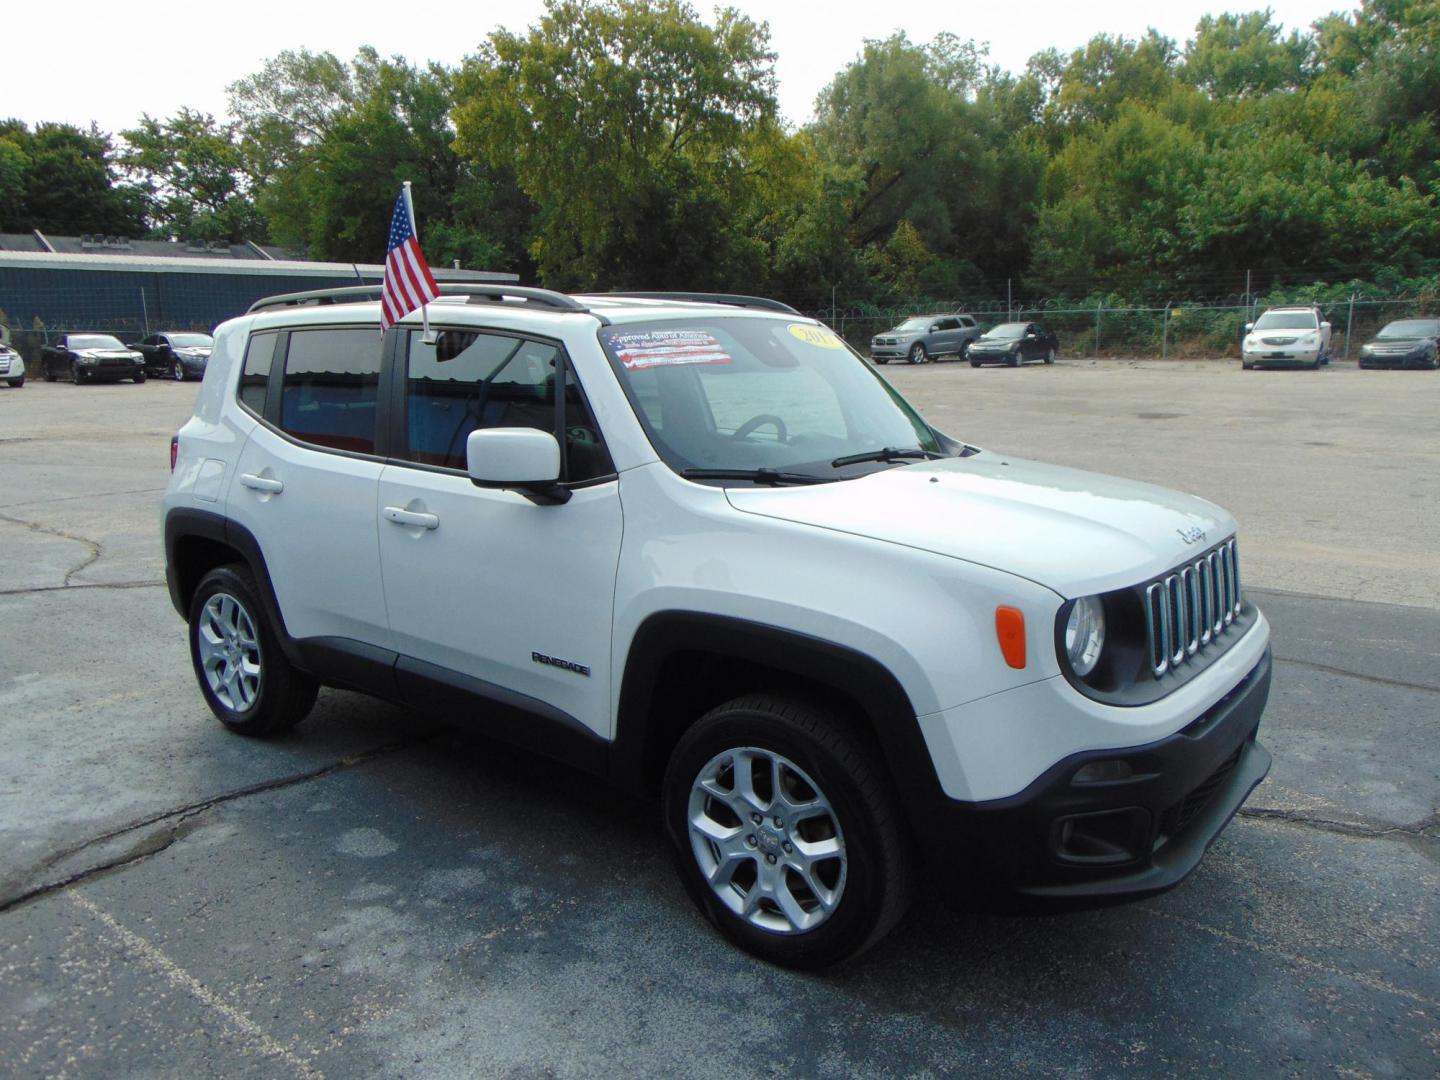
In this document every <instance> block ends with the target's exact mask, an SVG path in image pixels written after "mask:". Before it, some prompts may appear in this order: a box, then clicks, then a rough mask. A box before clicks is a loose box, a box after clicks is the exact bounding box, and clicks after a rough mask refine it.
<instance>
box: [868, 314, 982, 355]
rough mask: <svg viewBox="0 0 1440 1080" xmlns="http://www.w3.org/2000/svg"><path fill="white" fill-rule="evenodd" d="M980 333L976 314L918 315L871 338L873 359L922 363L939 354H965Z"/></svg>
mask: <svg viewBox="0 0 1440 1080" xmlns="http://www.w3.org/2000/svg"><path fill="white" fill-rule="evenodd" d="M979 336H980V325H979V323H977V322H976V321H975V316H973V315H962V314H959V313H956V314H953V315H915V316H912V317H911V318H908V319H906V320H905V321H904V322H903V323H901V324H900V325H899V326H896V327H893V328H892V329H890V330H886V331H884V332H883V333H880V334H876V335H875V336H874V337H873V338H871V339H870V359H871V360H873V361H875V363H877V364H888V363H889V362H890V361H891V360H900V359H904V360H908V361H909V362H910V363H912V364H923V363H925V361H926V360H933V359H935V358H936V357H940V356H954V357H962V358H963V357H964V356H965V354H966V352H967V351H969V349H970V343H971V342H972V341H974V340H975V339H976V338H978V337H979Z"/></svg>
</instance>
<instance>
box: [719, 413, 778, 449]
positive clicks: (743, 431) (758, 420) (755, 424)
mask: <svg viewBox="0 0 1440 1080" xmlns="http://www.w3.org/2000/svg"><path fill="white" fill-rule="evenodd" d="M766 424H770V425H771V426H772V427H774V428H775V434H777V435H778V436H779V437H780V441H781V442H782V443H783V442H789V441H790V432H789V431H788V430H787V429H786V427H785V421H784V420H781V419H780V417H778V416H776V415H775V414H774V413H761V414H760V415H759V416H752V417H751V418H750V419H749V420H746V421H745V422H744V423H743V424H741V425H740V426H739V427H738V428H736V429H735V434H733V435H731V436H730V438H732V439H734V440H735V441H737V442H738V441H739V440H741V439H743V438H745V437H746V436H747V435H749V434H750V433H751V432H753V431H754V430H755V429H756V428H760V427H764V426H765V425H766Z"/></svg>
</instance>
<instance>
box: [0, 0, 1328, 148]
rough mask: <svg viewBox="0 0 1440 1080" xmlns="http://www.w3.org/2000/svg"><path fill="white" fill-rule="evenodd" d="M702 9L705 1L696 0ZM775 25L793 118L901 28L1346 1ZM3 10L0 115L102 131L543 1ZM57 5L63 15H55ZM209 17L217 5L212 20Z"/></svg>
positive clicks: (1309, 12) (899, 6) (1124, 27)
mask: <svg viewBox="0 0 1440 1080" xmlns="http://www.w3.org/2000/svg"><path fill="white" fill-rule="evenodd" d="M694 6H695V7H696V8H697V9H698V10H699V11H700V12H701V15H702V17H704V18H705V19H707V21H708V20H709V19H710V17H711V14H712V12H713V10H714V6H713V5H712V4H710V3H703V2H702V3H696V4H695V5H694ZM730 6H733V7H736V8H739V9H740V10H741V11H744V12H745V13H746V14H748V15H750V16H751V17H752V18H753V19H755V20H757V21H760V20H764V21H766V22H768V23H769V24H770V33H771V47H772V49H773V50H774V51H775V52H776V53H777V54H778V58H777V60H776V64H775V70H776V74H777V76H778V78H779V83H780V90H779V101H780V111H781V113H782V114H783V115H784V116H785V118H786V119H787V120H789V121H790V122H791V123H792V124H796V125H799V124H803V123H805V122H806V121H807V120H808V119H809V118H810V116H811V113H812V111H813V107H814V102H815V96H816V95H817V94H818V93H819V92H820V90H821V89H822V88H823V87H824V86H825V85H826V84H827V83H828V82H829V81H830V80H831V79H832V78H833V77H834V75H835V73H836V72H838V71H839V70H840V69H841V68H842V67H844V66H845V65H846V64H847V63H849V62H850V61H851V60H853V59H855V57H856V56H857V55H858V54H859V53H860V50H861V49H862V48H863V45H864V42H865V41H866V40H867V39H872V38H883V37H888V36H889V35H890V34H891V33H892V32H894V31H896V30H904V31H905V33H906V34H908V35H909V37H910V39H911V40H912V41H916V42H924V41H929V40H930V39H931V38H933V37H934V36H935V35H936V34H937V33H940V32H941V31H949V32H950V33H953V34H955V35H957V36H958V37H960V38H962V39H964V38H970V39H974V40H976V41H979V42H984V43H988V44H989V47H990V57H991V60H992V61H993V62H995V63H998V64H1000V65H1001V66H1002V67H1005V68H1008V69H1010V70H1012V71H1019V70H1020V69H1022V68H1023V67H1024V66H1025V61H1026V60H1027V59H1029V57H1030V56H1031V55H1033V54H1034V53H1037V52H1039V51H1041V50H1042V49H1046V48H1050V47H1054V48H1058V49H1061V50H1062V51H1069V50H1070V49H1073V48H1075V47H1077V46H1079V45H1083V44H1084V43H1085V42H1086V41H1088V40H1089V39H1090V38H1091V37H1092V36H1093V35H1095V34H1098V33H1110V34H1122V35H1124V36H1126V37H1130V38H1134V37H1139V36H1140V35H1142V34H1144V32H1145V31H1146V29H1147V28H1149V27H1151V26H1153V27H1155V29H1157V30H1159V31H1160V32H1161V33H1163V34H1165V35H1167V36H1169V37H1172V38H1174V39H1175V40H1176V41H1178V42H1179V43H1180V44H1181V46H1182V47H1183V45H1184V42H1185V40H1186V39H1187V38H1188V37H1190V36H1192V35H1193V32H1194V28H1195V24H1196V23H1197V22H1199V20H1200V18H1201V16H1202V15H1206V14H1219V13H1220V12H1222V11H1236V12H1239V11H1249V10H1255V9H1257V8H1263V7H1266V6H1269V7H1270V8H1272V9H1273V10H1274V12H1275V17H1276V19H1277V20H1278V21H1279V22H1281V23H1282V24H1283V25H1284V26H1285V27H1286V28H1287V29H1296V28H1303V27H1306V26H1309V25H1310V24H1311V23H1312V22H1314V21H1315V20H1316V19H1317V18H1319V17H1321V16H1322V15H1325V14H1327V13H1328V12H1330V11H1333V10H1346V9H1348V8H1349V7H1351V6H1353V5H1351V4H1347V3H1346V2H1345V0H1268V3H1267V0H1253V2H1248V3H1247V2H1245V0H1240V2H1238V3H1237V2H1234V0H1232V2H1230V3H1226V2H1225V0H1166V2H1164V3H1158V4H1157V3H1155V2H1154V0H1149V2H1140V0H1089V2H1088V3H1085V4H1077V3H1073V2H1070V3H1057V2H1052V0H1031V2H1030V3H1027V4H1016V3H1004V2H1000V3H986V4H963V5H962V4H951V5H944V4H937V3H935V2H934V0H879V2H877V0H829V2H826V3H816V2H813V0H790V2H771V3H758V2H754V0H734V2H733V3H732V4H731V5H730ZM7 8H8V10H7V11H6V15H5V20H4V39H3V41H4V45H5V47H4V55H5V62H4V65H3V70H4V80H3V87H4V89H3V90H0V118H6V117H15V118H18V119H21V120H24V121H27V122H29V123H32V124H33V123H36V122H39V121H42V120H50V121H65V122H69V123H73V124H79V125H81V126H88V124H89V123H90V122H91V121H92V120H93V121H95V122H96V123H98V124H99V125H100V127H101V128H102V129H103V130H106V131H111V132H115V131H120V130H123V129H124V128H127V127H133V126H134V125H135V123H136V122H137V121H138V120H139V118H140V115H141V114H142V113H149V114H150V115H151V116H155V117H165V116H169V115H172V114H173V113H175V112H176V111H178V110H179V109H180V108H181V107H182V106H185V107H189V108H192V109H199V110H201V111H203V112H210V113H214V114H215V115H216V116H217V117H218V116H222V115H224V114H225V113H226V110H227V103H226V95H225V88H226V87H227V86H228V85H229V84H230V83H232V82H234V81H236V80H237V79H240V78H243V77H245V76H246V75H250V74H252V73H254V72H255V71H257V70H259V68H260V67H261V65H262V64H263V63H264V62H265V60H266V59H267V58H269V57H271V56H274V55H275V54H276V53H278V52H280V51H282V50H284V49H300V48H308V49H310V50H311V51H312V52H322V51H326V50H328V51H330V52H333V53H335V54H336V55H337V56H339V57H341V58H342V59H348V58H349V57H351V56H353V55H354V53H355V51H356V49H357V48H358V47H359V46H361V45H366V44H370V45H374V46H375V47H376V48H377V49H378V50H379V51H380V53H381V54H382V55H393V54H399V55H401V56H404V57H405V58H406V59H408V60H410V61H411V62H414V63H424V62H427V61H432V60H433V61H438V62H440V63H443V64H447V65H454V64H458V63H459V62H460V60H462V59H463V58H464V57H465V56H466V55H467V54H469V53H471V52H473V51H474V49H475V47H476V45H477V44H478V43H479V42H480V41H482V40H483V39H484V38H485V36H486V35H487V34H488V33H489V32H490V31H491V30H493V29H495V28H496V27H498V26H504V27H506V28H507V29H510V30H513V31H523V30H524V29H525V28H526V27H527V26H529V25H532V24H533V23H534V22H536V21H537V20H538V18H539V16H540V13H541V12H542V11H543V10H544V4H543V3H542V2H541V0H507V2H506V3H493V2H491V0H469V2H465V0H461V2H460V3H456V2H454V0H451V2H449V3H435V2H432V0H407V2H404V3H400V4H395V3H378V2H372V0H347V2H344V3H335V2H333V0H324V2H313V0H290V2H289V3H277V2H274V0H248V2H246V3H244V4H239V5H235V6H228V5H227V6H223V7H216V6H211V5H204V4H195V3H194V2H193V0H187V2H185V3H178V2H175V0H147V3H145V4H143V5H141V4H120V3H116V2H115V0H106V2H102V3H95V2H92V0H71V2H69V3H66V4H63V5H62V6H61V8H59V9H51V8H50V7H49V5H48V4H31V3H21V2H18V0H17V2H15V3H12V4H8V5H7ZM57 11H58V12H59V13H60V16H59V18H57V17H56V12H57ZM213 13H223V15H222V16H221V17H220V18H218V19H217V18H215V17H214V14H213Z"/></svg>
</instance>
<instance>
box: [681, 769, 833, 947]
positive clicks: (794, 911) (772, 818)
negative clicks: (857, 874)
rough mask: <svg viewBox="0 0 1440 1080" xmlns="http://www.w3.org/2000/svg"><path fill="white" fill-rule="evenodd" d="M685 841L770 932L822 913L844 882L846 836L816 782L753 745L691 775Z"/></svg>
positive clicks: (736, 907)
mask: <svg viewBox="0 0 1440 1080" xmlns="http://www.w3.org/2000/svg"><path fill="white" fill-rule="evenodd" d="M686 818H687V822H688V825H689V830H690V848H691V851H692V852H693V854H694V856H695V861H696V863H697V864H698V866H699V869H700V872H701V875H702V876H703V877H704V878H705V881H706V882H707V883H708V884H709V886H710V889H711V890H712V891H713V892H714V894H715V896H716V897H717V898H718V899H719V900H720V902H721V903H723V904H724V905H725V906H726V907H727V908H729V909H730V910H731V911H732V912H734V913H735V914H736V915H738V916H739V917H741V918H742V919H745V920H746V921H747V922H749V923H750V924H752V925H753V926H756V927H759V928H761V929H763V930H768V931H770V932H772V933H780V934H798V933H804V932H808V931H812V930H814V929H815V928H816V927H818V926H820V925H822V924H823V923H824V922H826V921H827V920H828V919H829V918H830V917H831V915H833V914H834V913H835V909H836V908H837V907H838V906H839V904H840V898H841V896H842V895H843V893H844V891H845V878H846V870H847V858H846V853H845V837H844V834H843V833H842V832H841V830H840V822H839V819H838V818H837V816H836V814H835V810H834V808H833V807H832V806H831V805H830V801H829V800H828V799H827V798H826V796H825V794H824V792H822V791H821V790H820V787H819V785H818V784H816V783H815V781H814V780H813V779H812V778H811V777H810V776H809V775H808V774H807V773H806V772H805V771H804V770H803V769H801V768H800V767H799V766H798V765H796V764H795V763H794V762H793V761H791V760H790V759H789V758H787V757H784V756H782V755H780V754H777V753H775V752H774V751H771V750H765V749H763V748H760V747H755V746H745V747H738V748H736V749H733V750H726V751H724V752H722V753H719V754H716V755H715V756H714V757H713V758H711V759H710V760H709V761H708V762H706V764H705V766H704V767H703V768H702V769H701V770H700V772H699V773H698V775H697V776H696V777H695V781H694V783H693V784H692V786H691V789H690V798H689V804H688V806H687V809H686Z"/></svg>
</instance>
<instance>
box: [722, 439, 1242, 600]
mask: <svg viewBox="0 0 1440 1080" xmlns="http://www.w3.org/2000/svg"><path fill="white" fill-rule="evenodd" d="M726 494H727V496H728V497H729V499H730V503H731V505H733V506H734V507H735V508H736V509H737V510H741V511H744V512H745V513H750V514H759V515H762V516H765V517H773V518H779V519H782V520H786V521H795V522H800V523H803V524H806V525H814V526H816V527H817V528H821V529H834V530H836V531H838V532H845V533H852V534H854V535H857V536H868V537H873V538H875V539H877V540H885V541H889V542H891V543H895V544H903V545H905V546H907V547H914V548H920V549H922V550H924V551H932V552H935V553H936V554H939V555H948V556H951V557H952V558H956V559H964V560H966V561H968V562H974V563H980V564H982V565H984V566H989V567H993V568H994V569H997V570H1003V571H1006V572H1007V573H1011V574H1018V575H1020V576H1021V577H1025V578H1029V579H1030V580H1031V581H1035V582H1038V583H1040V584H1042V585H1046V586H1048V587H1049V588H1052V589H1054V590H1055V591H1056V592H1058V593H1060V594H1061V595H1062V596H1065V597H1075V596H1084V595H1087V594H1089V593H1098V592H1106V591H1108V590H1110V589H1117V588H1121V587H1123V586H1127V585H1135V584H1138V583H1139V582H1142V581H1145V580H1147V579H1149V578H1152V577H1156V576H1158V575H1159V574H1161V573H1163V572H1164V571H1166V570H1169V569H1171V568H1172V567H1174V566H1176V565H1178V564H1179V563H1181V562H1183V561H1184V560H1185V558H1186V556H1187V555H1192V554H1193V555H1198V554H1199V553H1200V552H1202V551H1204V550H1206V549H1207V548H1210V547H1213V546H1214V545H1215V544H1218V543H1219V542H1220V541H1221V540H1223V539H1225V538H1226V537H1228V536H1230V535H1231V534H1232V533H1233V532H1234V531H1235V519H1234V518H1232V517H1231V516H1230V515H1229V514H1228V513H1226V512H1225V511H1224V510H1222V509H1221V508H1220V507H1218V506H1216V505H1215V504H1214V503H1210V502H1206V501H1205V500H1204V499H1199V498H1196V497H1195V496H1193V495H1183V494H1181V493H1180V492H1177V491H1171V490H1169V489H1167V488H1162V487H1157V486H1155V485H1153V484H1144V483H1141V482H1139V481H1136V480H1122V479H1120V478H1118V477H1113V476H1103V475H1101V474H1099V473H1091V472H1082V471H1081V470H1079V469H1067V468H1062V467H1060V466H1056V465H1045V464H1042V463H1040V462H1035V461H1024V460H1021V459H1019V458H1011V457H1006V456H1004V455H1001V454H995V453H986V452H982V453H980V454H976V455H974V456H971V457H968V458H945V459H941V460H938V461H928V462H916V463H915V464H913V465H908V466H903V467H897V468H892V469H886V470H884V471H882V472H877V473H874V474H872V475H870V476H866V477H863V478H861V479H859V480H850V481H843V482H840V483H834V484H817V485H815V486H814V487H785V488H729V489H727V491H726Z"/></svg>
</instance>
